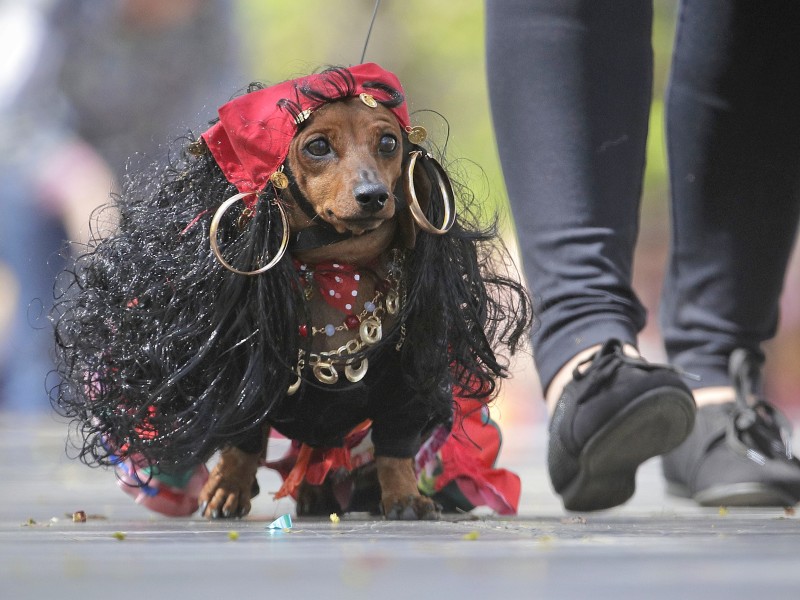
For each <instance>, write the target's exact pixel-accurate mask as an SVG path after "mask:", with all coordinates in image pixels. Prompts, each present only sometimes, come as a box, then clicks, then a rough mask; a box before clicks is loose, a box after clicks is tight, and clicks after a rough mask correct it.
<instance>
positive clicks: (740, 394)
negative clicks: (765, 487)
mask: <svg viewBox="0 0 800 600" xmlns="http://www.w3.org/2000/svg"><path fill="white" fill-rule="evenodd" d="M762 364H763V359H761V358H760V357H757V356H756V355H754V354H752V353H750V352H748V351H747V350H744V349H738V350H735V351H734V352H733V353H732V354H731V359H730V375H731V379H732V381H733V385H734V388H735V389H736V403H735V405H734V407H733V409H732V410H731V413H730V417H731V418H730V421H729V423H728V426H727V430H726V435H725V438H726V441H727V442H728V444H730V446H731V447H732V448H733V449H734V450H736V451H737V452H739V453H741V454H743V455H745V456H747V457H748V458H749V459H751V460H753V461H754V462H756V463H759V464H762V465H763V464H765V463H766V461H767V459H773V460H774V459H783V460H787V461H795V460H797V459H795V458H794V455H793V453H792V436H791V424H790V423H789V421H788V419H787V418H786V417H785V416H784V415H783V414H782V413H781V412H780V411H778V410H777V409H776V408H775V407H774V406H772V405H771V404H769V403H768V402H767V401H766V400H764V399H763V398H762V397H761V365H762Z"/></svg>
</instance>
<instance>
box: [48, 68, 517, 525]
mask: <svg viewBox="0 0 800 600" xmlns="http://www.w3.org/2000/svg"><path fill="white" fill-rule="evenodd" d="M219 114H220V119H219V121H218V122H217V123H215V124H214V125H212V127H211V128H210V129H208V130H207V131H206V132H205V133H204V134H203V135H202V139H201V140H196V141H193V142H192V143H190V144H189V146H188V148H187V149H188V151H189V153H188V154H187V155H185V157H184V159H183V160H184V162H182V163H180V164H178V165H175V166H173V167H171V168H169V169H166V170H165V169H160V170H159V171H158V174H157V176H156V177H152V176H151V177H148V176H146V175H143V176H142V177H141V178H140V180H138V181H137V180H136V179H135V178H133V179H132V180H131V184H130V186H129V189H126V190H125V191H124V192H123V193H122V194H121V195H120V197H119V198H118V201H117V207H118V209H119V212H120V214H121V215H122V219H121V225H120V227H119V229H118V230H117V231H116V232H115V233H114V234H113V235H111V236H110V237H108V238H105V239H103V240H100V241H99V242H98V243H97V245H96V246H95V247H94V248H92V249H91V251H90V252H87V253H85V254H84V255H82V256H81V258H80V259H78V264H77V265H76V266H75V267H74V268H73V269H71V270H70V271H69V273H70V274H71V276H72V277H73V278H74V281H73V285H74V287H75V288H76V293H74V294H71V295H65V299H64V300H63V302H62V303H61V304H60V305H59V307H58V310H59V311H60V315H59V317H58V318H57V324H56V341H57V348H58V351H59V372H60V374H61V375H62V378H63V383H62V384H61V385H60V386H59V387H58V389H57V392H58V394H57V398H56V400H57V403H58V405H59V406H60V407H61V408H62V409H63V412H64V413H65V414H66V415H68V416H73V417H74V418H75V419H76V421H78V423H79V427H78V430H79V431H81V433H83V435H84V447H83V451H82V457H83V458H84V460H86V461H87V462H90V460H89V459H92V460H93V461H94V462H97V463H100V464H109V465H114V466H117V465H123V466H125V468H126V469H127V472H126V473H125V474H124V476H123V477H121V479H124V481H126V482H128V486H129V488H130V487H136V486H137V485H141V486H144V487H147V490H146V492H147V493H149V494H151V496H150V498H151V499H152V498H154V497H155V498H159V497H158V496H153V495H152V494H154V493H158V490H161V489H163V486H170V487H171V488H172V490H171V492H169V493H165V494H163V498H161V500H162V501H159V502H155V503H153V504H152V506H153V507H154V510H159V511H161V512H165V513H166V514H172V515H179V514H189V510H191V509H192V508H193V504H192V502H191V501H188V502H183V500H191V499H190V498H189V497H188V496H186V495H184V496H181V494H183V488H181V487H180V485H181V484H180V482H181V481H185V480H186V477H185V476H186V475H187V474H189V475H191V474H194V475H196V477H194V478H193V479H192V480H193V481H195V482H197V481H201V480H202V476H203V475H204V474H205V464H204V463H205V461H206V460H208V459H209V458H210V457H211V456H212V455H213V454H214V453H215V452H216V451H218V450H219V451H221V456H220V460H219V462H218V464H217V465H216V466H215V467H214V468H213V469H212V471H211V473H210V476H209V478H208V480H207V482H206V484H205V486H204V487H203V488H202V491H201V492H200V494H199V503H200V505H201V513H202V514H203V515H204V516H206V517H210V518H217V517H236V516H242V515H244V514H247V513H248V512H249V510H250V507H251V499H252V497H253V496H254V494H255V493H257V491H258V486H257V484H256V470H257V469H258V466H259V464H260V463H261V462H262V461H263V460H264V458H265V456H266V446H267V440H268V438H269V434H270V430H271V429H272V428H274V429H275V430H277V431H278V432H280V433H281V434H283V435H284V436H286V437H288V438H290V439H292V440H293V441H294V444H295V445H293V448H295V449H299V450H298V454H297V455H296V456H295V457H294V459H293V462H292V463H291V466H290V467H289V468H288V471H287V472H284V471H282V474H283V475H284V476H285V481H284V485H283V487H282V488H281V490H280V491H279V492H278V494H279V495H286V494H291V495H294V496H295V497H296V498H297V500H298V514H329V512H333V511H336V512H341V511H346V510H348V508H350V507H358V508H352V510H375V511H379V512H382V513H383V514H384V515H385V516H386V517H387V518H392V519H432V518H437V517H438V514H439V512H438V509H437V506H436V504H435V502H434V501H433V500H432V499H431V498H429V497H426V496H423V495H421V494H420V492H419V490H418V488H417V475H416V472H415V469H416V468H417V467H418V466H419V465H418V464H415V459H418V458H419V457H421V456H424V455H427V456H430V455H432V454H434V453H436V452H437V451H438V449H440V448H446V447H447V443H448V442H449V441H450V439H452V436H451V438H447V434H448V431H449V428H450V427H451V426H452V425H453V423H454V422H455V424H456V425H457V426H460V425H459V422H460V421H459V415H458V411H457V410H456V409H457V407H458V406H460V404H459V402H458V401H457V400H458V399H460V398H466V399H469V401H470V402H472V404H473V405H477V406H478V407H480V406H481V405H483V404H485V403H486V402H488V401H489V400H491V398H492V397H493V396H494V394H495V392H496V381H497V380H498V379H499V378H501V377H504V376H505V375H506V373H507V372H506V366H505V361H504V357H502V356H497V355H496V354H495V350H496V348H498V347H501V346H503V347H505V348H506V349H507V350H508V351H510V352H511V353H513V352H514V350H515V349H516V347H517V346H518V344H519V342H520V340H521V339H523V338H524V336H525V333H526V332H527V331H528V329H529V327H530V320H531V319H530V310H529V307H530V305H529V300H528V297H527V295H526V293H525V290H524V288H523V287H522V286H521V284H520V283H519V282H518V281H516V280H515V279H513V278H511V277H508V276H507V275H505V274H504V273H503V272H502V271H501V267H504V266H505V263H504V261H505V260H506V259H507V256H504V255H503V254H502V247H501V246H500V245H499V244H498V243H497V238H496V233H495V231H494V229H493V228H492V227H491V226H490V227H486V226H484V225H481V224H480V223H478V220H477V218H476V216H475V214H476V212H477V211H475V210H474V209H471V208H470V207H469V202H470V201H471V200H472V197H471V195H470V194H469V191H468V190H466V189H465V188H459V200H460V201H461V203H462V207H461V208H462V210H460V211H459V213H458V215H457V214H456V209H455V194H454V193H453V189H452V187H451V185H450V181H449V177H448V175H447V174H446V173H445V171H444V169H443V168H442V166H441V165H440V164H439V162H438V161H436V160H435V159H434V158H433V157H432V156H431V155H430V154H429V153H428V151H427V150H426V149H425V148H424V147H423V146H421V144H422V142H423V137H421V136H420V130H419V128H413V127H411V124H410V117H409V114H408V108H407V104H406V101H405V97H404V94H403V91H402V88H401V86H400V83H399V81H398V80H397V78H396V77H395V76H394V75H393V74H391V73H389V72H388V71H385V70H383V69H382V68H380V67H379V66H378V65H374V64H365V65H357V66H355V67H351V68H347V69H345V68H333V69H329V70H326V71H324V72H322V73H319V74H316V75H311V76H308V77H306V78H300V79H297V80H292V81H288V82H284V83H283V84H278V85H277V86H273V87H269V88H261V87H256V88H255V89H253V90H251V92H250V93H248V94H245V95H244V96H241V97H239V98H237V99H234V100H232V101H231V102H229V103H228V104H226V105H225V106H223V107H221V108H220V113H219ZM237 191H238V192H239V193H238V194H237V193H236V192H237ZM232 194H233V195H232ZM226 197H227V198H228V199H227V200H225V198H226ZM212 215H213V218H212ZM287 248H288V251H289V254H288V255H286V254H285V253H286V250H287ZM498 259H499V260H498ZM454 412H455V413H456V414H455V418H454ZM359 436H360V437H359ZM366 436H369V439H368V440H367V438H366ZM367 441H369V442H371V447H372V448H374V459H375V460H374V462H372V463H368V464H370V465H372V466H371V467H369V468H368V467H366V466H365V465H364V464H363V459H362V457H363V456H364V454H363V453H362V454H359V455H358V456H359V459H358V460H359V461H361V462H359V464H358V465H355V464H353V463H351V458H352V455H351V454H350V450H351V449H353V448H356V447H358V448H359V452H362V451H363V448H364V447H365V444H366V443H367ZM348 444H352V445H350V446H348ZM437 444H438V445H437ZM443 444H444V445H443ZM465 447H471V448H474V447H475V445H474V444H472V445H471V446H470V445H469V444H467V446H465ZM315 453H316V454H315ZM320 453H322V455H323V457H322V458H319V456H320ZM367 454H368V453H367ZM312 457H316V458H312ZM337 460H338V461H339V462H336V461H337ZM314 461H317V462H314ZM286 464H287V465H288V464H289V463H288V462H287V463H286ZM332 464H333V465H335V466H334V467H333V468H334V469H335V472H336V474H337V479H336V481H335V482H334V481H333V479H332V478H331V477H327V478H326V475H327V474H328V473H331V474H333V473H334V471H330V470H329V471H326V470H325V469H321V468H318V467H320V465H323V466H325V468H328V469H330V468H332V467H331V465H332ZM460 464H461V466H462V468H463V467H464V465H467V464H471V463H470V462H469V461H461V462H460ZM370 469H371V470H370ZM118 471H119V469H118ZM343 471H347V472H349V473H351V474H352V478H351V479H350V480H348V481H347V484H348V485H350V486H351V487H350V489H349V491H348V492H347V493H343V492H342V489H343V488H342V485H341V484H342V480H341V479H340V477H341V476H342V472H343ZM468 472H469V469H467V472H466V473H465V472H463V471H462V473H461V475H459V476H469V473H468ZM312 473H313V476H312ZM306 474H308V477H306ZM334 484H335V486H336V489H335V490H334ZM378 488H379V490H378ZM365 490H366V491H365ZM143 493H144V492H143ZM359 494H360V495H359ZM356 497H358V501H356ZM170 498H183V500H181V503H179V504H176V503H174V502H172V500H170ZM343 498H345V499H344V500H343ZM365 506H366V508H364V507H365ZM159 507H160V508H159Z"/></svg>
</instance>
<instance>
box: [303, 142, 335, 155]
mask: <svg viewBox="0 0 800 600" xmlns="http://www.w3.org/2000/svg"><path fill="white" fill-rule="evenodd" d="M330 151H331V145H330V144H329V143H328V140H326V139H323V138H317V139H316V140H311V141H310V142H308V143H307V144H306V152H308V153H309V154H310V155H311V156H325V155H326V154H328V153H329V152H330Z"/></svg>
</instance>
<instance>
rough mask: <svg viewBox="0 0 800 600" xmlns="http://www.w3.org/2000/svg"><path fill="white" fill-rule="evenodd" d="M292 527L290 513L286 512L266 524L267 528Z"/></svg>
mask: <svg viewBox="0 0 800 600" xmlns="http://www.w3.org/2000/svg"><path fill="white" fill-rule="evenodd" d="M291 528H292V515H290V514H289V513H286V514H285V515H281V516H280V517H278V518H277V519H275V520H274V521H273V522H272V523H270V524H269V525H267V529H282V530H283V531H286V530H287V529H291Z"/></svg>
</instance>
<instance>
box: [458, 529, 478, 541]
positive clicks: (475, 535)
mask: <svg viewBox="0 0 800 600" xmlns="http://www.w3.org/2000/svg"><path fill="white" fill-rule="evenodd" d="M480 535H481V534H479V533H478V532H477V531H470V532H469V533H465V534H464V535H463V536H462V538H461V539H462V540H469V541H472V540H477V539H478V538H479V537H480Z"/></svg>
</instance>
